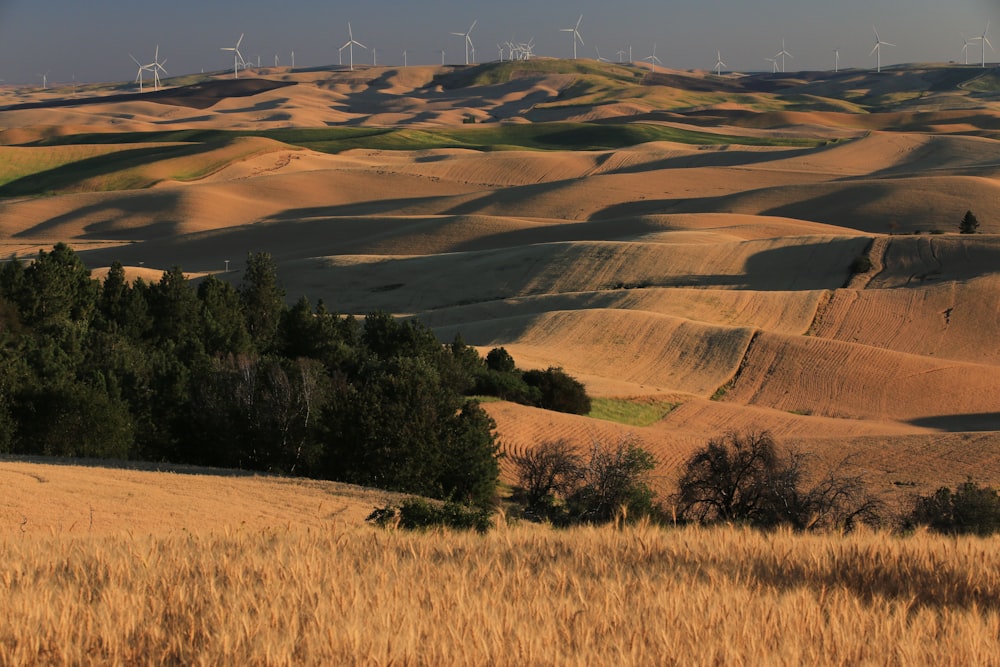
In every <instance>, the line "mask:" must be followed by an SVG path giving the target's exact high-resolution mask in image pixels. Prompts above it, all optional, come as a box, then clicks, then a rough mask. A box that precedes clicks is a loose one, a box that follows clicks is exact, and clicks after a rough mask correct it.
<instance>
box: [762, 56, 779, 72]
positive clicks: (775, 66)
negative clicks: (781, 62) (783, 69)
mask: <svg viewBox="0 0 1000 667" xmlns="http://www.w3.org/2000/svg"><path fill="white" fill-rule="evenodd" d="M764 60H766V61H767V62H769V63H771V74H774V73H775V72H777V71H778V60H777V59H776V58H764Z"/></svg>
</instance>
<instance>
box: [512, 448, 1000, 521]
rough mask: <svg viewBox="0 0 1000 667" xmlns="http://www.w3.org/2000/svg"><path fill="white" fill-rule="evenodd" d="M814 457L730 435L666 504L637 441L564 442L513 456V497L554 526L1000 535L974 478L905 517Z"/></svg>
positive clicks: (997, 505) (997, 503)
mask: <svg viewBox="0 0 1000 667" xmlns="http://www.w3.org/2000/svg"><path fill="white" fill-rule="evenodd" d="M811 459H812V457H811V456H810V455H808V454H804V453H802V452H798V451H795V450H792V449H788V450H785V449H781V448H779V446H778V445H777V443H776V442H775V440H774V438H773V437H772V436H771V435H770V434H769V433H767V432H754V431H747V432H730V433H727V434H726V435H725V436H724V437H721V438H716V439H713V440H711V441H710V442H709V443H708V444H707V445H706V446H704V447H702V448H700V449H698V450H697V451H695V452H694V453H693V454H692V455H691V456H690V457H688V458H687V460H686V461H685V462H684V464H683V466H682V469H681V475H680V478H679V479H678V481H677V487H676V490H675V491H674V493H673V494H672V495H671V496H670V497H669V498H667V499H665V500H666V502H665V503H664V502H658V499H657V498H656V496H655V494H654V492H653V490H652V488H651V486H650V473H651V471H652V470H653V468H654V465H655V461H654V459H653V457H652V456H651V455H650V454H649V453H648V452H646V451H645V450H643V449H642V448H641V447H640V446H639V445H638V443H637V442H636V441H635V440H632V439H626V440H623V441H621V442H619V443H617V444H616V445H607V444H604V443H600V442H595V443H593V444H592V446H591V450H590V452H589V456H581V454H580V453H579V452H578V451H577V450H576V449H575V448H574V447H573V446H572V445H571V444H570V443H568V442H566V441H563V440H557V441H549V442H544V443H541V444H540V445H539V446H537V447H535V448H533V449H531V450H529V451H527V452H524V453H523V454H518V455H514V456H512V457H511V460H512V462H513V464H514V466H515V469H516V471H517V475H518V486H517V487H516V489H515V494H514V500H516V501H517V502H519V503H521V505H522V506H523V508H524V516H525V517H526V518H528V519H531V520H536V521H548V522H551V523H552V524H553V525H563V526H564V525H570V524H575V523H605V522H610V521H612V520H617V519H619V518H621V517H625V518H629V519H636V518H640V517H649V518H652V519H653V520H655V521H660V522H664V523H681V524H684V523H695V524H702V525H708V524H715V523H725V524H741V525H747V526H753V527H756V528H763V529H773V528H777V527H781V526H784V527H789V528H791V529H793V530H796V531H814V530H842V531H849V530H851V529H852V528H854V527H856V526H857V525H859V524H864V525H868V526H871V527H876V526H881V525H884V524H885V523H887V522H889V523H894V524H895V525H897V526H899V527H901V528H903V529H904V530H912V529H913V528H915V527H917V526H926V527H928V528H929V529H930V530H933V531H937V532H942V533H951V534H956V533H974V534H978V535H989V534H993V533H997V532H1000V493H998V492H997V491H996V490H994V489H990V488H987V487H982V486H979V485H977V484H975V483H974V482H972V481H971V480H969V481H967V482H965V483H964V484H962V485H960V486H958V487H957V488H956V489H954V490H952V489H949V488H947V487H942V488H940V489H938V490H937V491H936V492H935V493H933V494H931V495H927V496H914V497H913V498H912V502H911V504H910V507H909V508H908V509H907V510H906V511H905V512H904V514H903V516H898V515H897V516H895V517H888V516H887V514H886V507H885V505H884V504H883V503H882V502H881V501H880V500H879V498H877V497H876V496H875V495H873V494H871V493H870V492H869V490H868V487H867V485H866V483H865V480H864V477H863V475H862V474H860V473H859V472H857V471H855V470H853V469H852V467H851V466H850V465H849V462H848V461H844V462H842V463H840V464H839V465H837V466H835V467H833V468H831V469H829V470H826V471H825V472H822V473H818V472H816V471H815V470H812V469H810V465H809V463H810V461H811ZM667 506H669V509H667ZM890 518H891V519H892V521H891V522H890V521H889V519H890Z"/></svg>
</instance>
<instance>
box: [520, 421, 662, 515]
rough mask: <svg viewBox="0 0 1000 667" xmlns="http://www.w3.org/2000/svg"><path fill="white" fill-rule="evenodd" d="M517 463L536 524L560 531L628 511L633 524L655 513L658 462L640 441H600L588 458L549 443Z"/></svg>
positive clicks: (563, 443)
mask: <svg viewBox="0 0 1000 667" xmlns="http://www.w3.org/2000/svg"><path fill="white" fill-rule="evenodd" d="M511 460H512V461H513V463H514V465H515V467H516V468H517V474H518V483H519V488H518V492H519V495H520V496H521V498H523V500H524V503H525V510H526V516H528V517H530V518H537V519H545V520H549V521H552V522H553V523H554V524H557V525H567V524H573V523H604V522H608V521H611V520H613V519H614V518H615V517H616V516H618V515H619V512H621V511H622V509H623V508H624V510H625V511H626V516H628V517H631V518H633V519H634V518H638V517H642V516H647V515H649V514H651V513H652V512H654V511H655V507H654V503H653V501H654V493H653V490H652V489H651V488H650V486H649V473H650V472H651V471H652V470H653V468H654V467H655V465H656V462H655V459H654V458H653V456H652V455H651V454H650V453H649V452H647V451H646V450H644V449H643V448H642V447H640V446H639V443H638V441H636V440H635V439H634V438H631V437H625V438H622V439H621V440H619V441H617V442H615V443H607V442H603V441H600V440H595V441H594V442H593V443H592V445H591V448H590V452H589V456H587V457H583V456H581V455H580V454H578V453H577V452H576V451H575V450H574V448H573V447H572V445H570V444H569V443H568V442H567V441H565V440H556V441H549V442H544V443H541V444H540V445H538V446H537V447H535V448H532V449H531V450H529V451H526V452H524V453H522V454H518V455H514V456H512V457H511Z"/></svg>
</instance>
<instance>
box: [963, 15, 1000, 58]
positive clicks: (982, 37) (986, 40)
mask: <svg viewBox="0 0 1000 667" xmlns="http://www.w3.org/2000/svg"><path fill="white" fill-rule="evenodd" d="M989 31H990V22H989V21H987V22H986V30H983V34H982V35H980V36H979V37H973V38H972V39H971V40H969V41H972V42H975V41H979V42H982V43H983V67H986V45H987V44H989V45H990V51H996V49H994V48H993V45H992V44H990V40H989V37H987V36H986V33H988V32H989ZM965 58H966V61H968V59H969V56H968V53H966V56H965ZM967 64H968V63H967Z"/></svg>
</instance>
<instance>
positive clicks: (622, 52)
mask: <svg viewBox="0 0 1000 667" xmlns="http://www.w3.org/2000/svg"><path fill="white" fill-rule="evenodd" d="M615 55H616V56H618V64H619V65H621V64H622V62H623V59H624V58H625V49H618V52H617V53H615Z"/></svg>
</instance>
